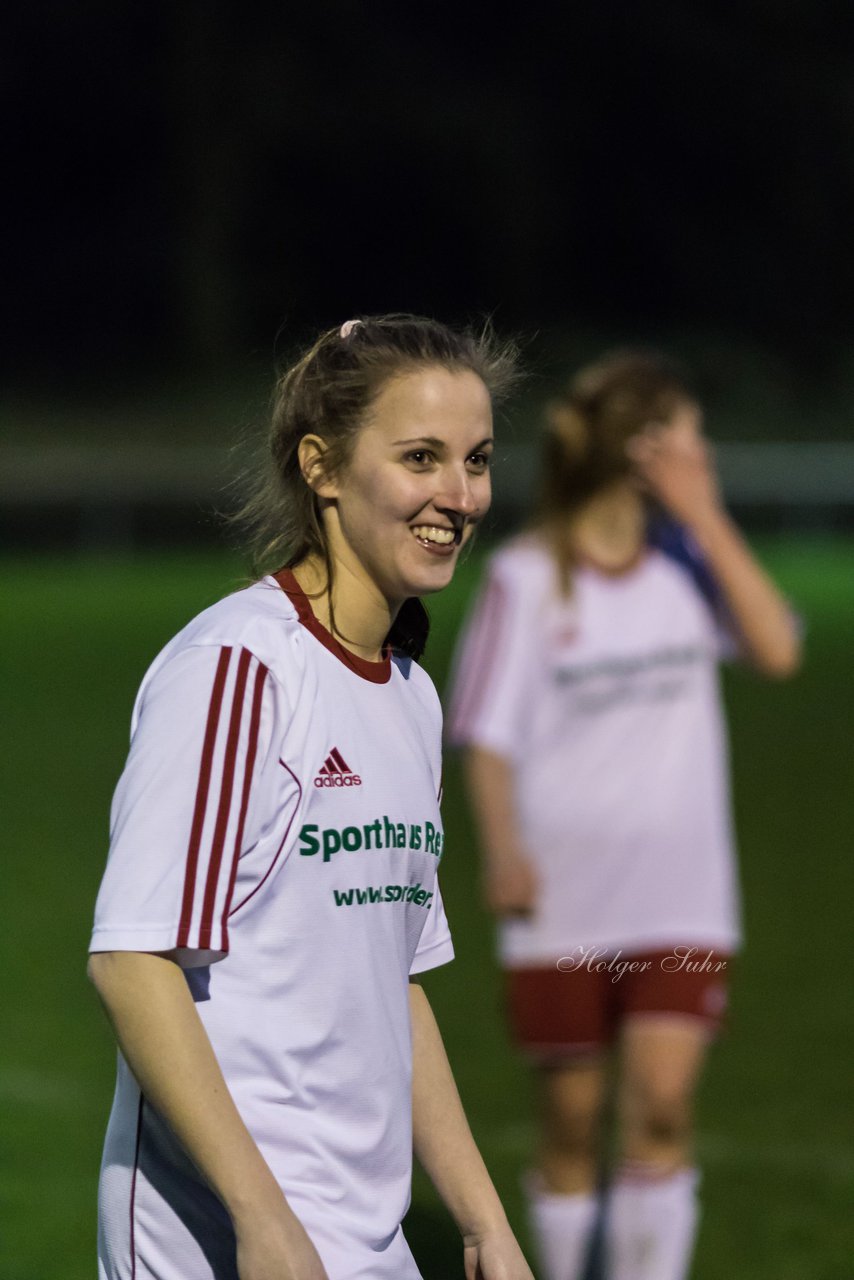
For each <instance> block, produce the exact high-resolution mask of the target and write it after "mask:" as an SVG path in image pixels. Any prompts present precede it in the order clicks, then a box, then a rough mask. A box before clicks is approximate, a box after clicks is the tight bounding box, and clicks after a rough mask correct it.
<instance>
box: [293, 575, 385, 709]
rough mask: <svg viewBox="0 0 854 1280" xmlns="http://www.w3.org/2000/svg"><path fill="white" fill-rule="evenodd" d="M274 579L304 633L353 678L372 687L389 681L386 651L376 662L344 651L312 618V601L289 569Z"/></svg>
mask: <svg viewBox="0 0 854 1280" xmlns="http://www.w3.org/2000/svg"><path fill="white" fill-rule="evenodd" d="M273 578H274V579H275V580H276V582H278V584H279V586H280V587H281V588H282V590H283V591H284V593H285V595H286V596H287V597H288V599H289V600H290V602H291V604H292V605H293V606H294V608H295V609H296V611H297V616H298V617H299V620H300V622H301V623H302V625H303V626H304V627H305V629H306V631H310V632H311V634H312V635H313V636H314V637H315V639H316V640H319V641H320V643H321V644H322V645H323V646H324V647H325V648H327V649H328V650H329V652H330V653H334V654H335V657H336V658H338V660H339V661H340V662H343V663H344V666H345V667H349V668H350V670H351V671H355V673H356V675H357V676H361V677H362V679H363V680H370V681H372V682H373V683H374V684H386V683H387V682H388V681H389V680H390V679H391V653H390V651H389V650H388V649H386V651H385V653H384V654H383V656H382V658H381V659H380V661H379V662H369V661H368V659H367V658H360V657H359V655H358V654H357V653H352V652H351V651H350V650H349V649H347V648H345V647H344V645H343V644H341V642H340V640H336V638H335V636H334V635H333V634H332V632H331V631H327V630H326V627H324V626H323V624H322V623H321V622H318V620H317V618H316V617H315V616H314V611H313V609H312V607H311V601H310V600H309V598H308V596H307V595H306V594H305V592H304V591H303V589H302V587H301V586H300V584H299V583H298V582H297V580H296V578H295V577H294V575H293V573H292V572H291V570H290V569H280V570H279V572H278V573H274V574H273Z"/></svg>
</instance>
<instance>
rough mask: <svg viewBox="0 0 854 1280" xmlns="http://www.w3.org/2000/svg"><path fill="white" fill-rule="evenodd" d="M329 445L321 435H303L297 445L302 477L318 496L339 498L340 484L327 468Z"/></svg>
mask: <svg viewBox="0 0 854 1280" xmlns="http://www.w3.org/2000/svg"><path fill="white" fill-rule="evenodd" d="M328 455H329V446H328V445H327V444H326V441H325V440H323V438H322V437H321V436H303V438H302V439H301V440H300V442H299V445H298V446H297V457H298V458H299V467H300V471H301V472H302V478H303V480H305V482H306V484H307V485H308V487H309V489H311V490H313V492H314V493H316V494H317V496H318V498H337V497H338V484H337V482H336V481H335V478H334V476H331V475H330V474H329V472H328V470H327V458H328Z"/></svg>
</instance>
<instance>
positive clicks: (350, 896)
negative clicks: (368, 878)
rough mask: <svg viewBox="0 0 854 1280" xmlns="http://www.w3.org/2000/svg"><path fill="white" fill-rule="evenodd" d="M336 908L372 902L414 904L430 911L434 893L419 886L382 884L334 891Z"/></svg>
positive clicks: (361, 905)
mask: <svg viewBox="0 0 854 1280" xmlns="http://www.w3.org/2000/svg"><path fill="white" fill-rule="evenodd" d="M332 893H333V895H334V897H335V905H336V907H364V906H367V905H369V904H370V903H372V902H412V903H414V904H415V906H416V907H426V908H427V910H428V911H429V910H430V903H431V900H432V898H433V893H432V892H428V890H427V889H422V888H421V883H420V881H419V883H418V884H385V885H383V884H381V885H380V886H379V887H377V886H375V885H374V886H369V887H367V888H365V889H333V890H332Z"/></svg>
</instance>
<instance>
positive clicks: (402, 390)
mask: <svg viewBox="0 0 854 1280" xmlns="http://www.w3.org/2000/svg"><path fill="white" fill-rule="evenodd" d="M406 424H408V425H406ZM475 424H479V425H480V426H481V427H483V426H484V424H485V425H486V427H487V428H488V429H489V428H491V424H492V403H491V400H490V396H489V391H488V390H487V388H486V385H485V383H484V382H483V381H482V379H481V378H479V377H478V375H477V374H476V373H473V372H472V371H471V370H469V369H461V370H459V371H457V370H454V371H451V370H449V369H443V368H441V367H439V366H432V365H431V366H429V367H427V368H425V369H418V370H411V371H408V372H406V373H401V374H398V375H397V376H396V377H394V378H391V379H390V380H389V381H388V382H387V383H386V384H385V386H384V387H383V388H382V390H381V391H380V393H379V395H378V396H377V398H376V400H375V401H374V403H373V406H372V410H371V414H370V417H369V420H368V421H367V422H366V423H365V427H366V429H372V430H374V431H379V432H382V433H385V432H387V431H388V432H391V433H395V432H400V431H401V430H403V431H405V434H406V435H407V437H413V436H416V435H429V436H439V437H441V436H443V435H444V434H446V433H447V432H448V431H451V430H457V429H460V428H465V429H468V428H469V427H473V426H474V425H475Z"/></svg>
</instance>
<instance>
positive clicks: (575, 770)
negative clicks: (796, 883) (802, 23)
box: [451, 353, 798, 1280]
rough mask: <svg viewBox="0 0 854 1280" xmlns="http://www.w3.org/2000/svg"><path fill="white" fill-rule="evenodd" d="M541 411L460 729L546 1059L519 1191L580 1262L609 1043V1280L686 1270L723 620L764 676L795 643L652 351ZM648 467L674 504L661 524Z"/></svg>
mask: <svg viewBox="0 0 854 1280" xmlns="http://www.w3.org/2000/svg"><path fill="white" fill-rule="evenodd" d="M548 427H549V430H548V435H547V441H546V455H545V459H544V463H545V465H544V479H543V498H542V503H541V509H540V513H539V516H540V518H539V520H538V522H537V523H536V525H535V527H534V528H533V529H532V530H531V531H530V532H529V534H527V535H526V536H524V537H521V538H519V539H517V540H516V541H515V542H514V543H512V544H510V545H509V546H507V547H506V548H504V549H503V550H502V551H500V552H499V553H498V554H497V555H496V556H495V557H494V559H493V560H492V562H491V564H490V570H489V574H488V579H487V586H486V589H485V591H484V593H483V595H482V597H481V600H480V603H479V606H478V608H477V610H476V612H475V614H474V616H473V619H472V621H471V623H470V625H469V628H468V630H467V633H466V637H465V640H464V643H463V646H462V652H461V656H460V660H459V662H458V671H457V682H456V689H455V697H454V701H453V704H452V711H451V733H452V737H453V738H454V739H455V740H456V741H457V742H458V743H460V744H463V745H466V746H467V748H468V752H467V765H468V772H469V781H470V788H471V795H472V800H473V803H474V806H475V809H476V811H477V815H478V819H479V825H480V829H481V837H482V840H481V843H482V846H483V852H484V857H485V872H486V876H485V879H486V887H487V896H488V900H489V904H490V906H491V907H492V909H493V910H495V911H496V912H497V913H498V914H499V915H500V916H501V917H502V924H501V950H502V960H503V963H504V966H505V968H506V970H507V975H506V981H507V987H508V996H509V1000H508V1005H509V1012H510V1016H511V1023H512V1027H513V1031H514V1035H515V1038H516V1040H517V1042H518V1043H519V1044H520V1046H522V1047H523V1048H524V1049H525V1050H526V1051H527V1052H528V1053H529V1054H530V1055H531V1056H532V1057H533V1058H534V1060H535V1061H536V1062H537V1064H538V1066H539V1068H540V1069H539V1072H538V1084H539V1088H540V1091H541V1095H542V1099H541V1100H542V1114H543V1125H542V1132H541V1141H540V1146H539V1151H538V1159H537V1168H536V1170H535V1171H534V1172H533V1175H532V1176H531V1177H530V1179H529V1181H528V1191H529V1203H530V1209H531V1217H532V1225H533V1228H534V1232H535V1235H536V1237H537V1241H538V1244H539V1247H540V1251H541V1255H542V1263H543V1270H544V1276H545V1277H546V1280H578V1278H579V1277H580V1276H581V1274H582V1272H583V1270H584V1264H585V1254H586V1251H587V1249H588V1246H589V1244H590V1240H591V1233H592V1228H593V1224H594V1219H595V1216H596V1213H597V1210H598V1205H597V1197H596V1194H595V1189H596V1187H597V1185H598V1183H599V1178H600V1171H599V1168H598V1159H599V1152H600V1151H601V1150H602V1149H603V1148H602V1146H601V1139H600V1133H599V1130H600V1127H601V1123H602V1116H603V1099H604V1097H605V1093H606V1086H607V1079H608V1065H609V1064H608V1054H609V1052H610V1051H612V1050H613V1052H614V1054H615V1056H616V1064H615V1065H616V1069H617V1070H616V1076H617V1088H618V1098H617V1103H616V1108H615V1113H616V1115H617V1117H618V1135H617V1136H618V1147H617V1160H616V1167H615V1168H614V1169H613V1170H612V1171H611V1173H610V1180H611V1191H610V1197H609V1204H608V1208H607V1211H606V1217H605V1236H606V1271H607V1275H608V1280H682V1277H683V1276H684V1274H685V1272H686V1270H687V1267H688V1265H689V1259H690V1255H691V1247H692V1243H693V1235H694V1228H695V1223H696V1204H695V1184H696V1172H695V1170H694V1169H693V1168H692V1164H693V1159H692V1150H691V1119H690V1117H691V1103H692V1098H693V1093H694V1089H695V1086H696V1081H697V1077H698V1074H699V1071H700V1068H701V1065H702V1061H703V1056H704V1053H705V1047H706V1043H707V1039H708V1035H709V1032H710V1030H711V1029H713V1028H714V1026H715V1023H716V1022H717V1020H718V1018H719V1015H720V1012H721V1009H720V1005H721V1001H722V999H723V997H724V994H725V988H724V985H723V981H722V977H721V969H722V968H723V969H725V967H726V957H727V956H728V954H729V953H730V952H731V951H732V950H733V948H734V946H735V944H736V941H737V936H738V922H737V908H736V902H735V886H734V875H733V866H732V858H731V849H730V832H729V805H728V785H727V777H726V751H725V742H724V730H723V725H722V717H721V709H720V706H719V702H718V692H717V678H716V670H715V666H716V660H717V658H718V656H719V652H720V647H721V641H722V632H721V628H720V625H719V623H720V620H721V617H722V616H723V615H726V617H727V621H728V624H729V628H730V630H731V633H732V634H733V635H735V636H736V637H737V642H738V645H739V647H740V648H741V649H742V650H743V652H744V655H745V656H746V657H747V658H748V659H750V660H752V661H753V663H754V665H756V666H757V667H758V668H759V669H760V670H764V671H766V672H768V673H769V674H775V675H783V674H787V673H788V672H790V671H791V670H792V669H793V668H794V667H795V665H796V664H797V658H798V641H797V635H796V632H795V627H794V625H793V621H792V618H791V616H790V614H789V611H788V609H787V608H786V606H785V604H784V602H783V601H782V600H781V598H780V596H779V595H778V593H777V591H776V589H775V588H774V586H773V584H772V583H771V582H770V581H769V580H768V578H767V577H766V576H765V574H764V573H763V572H762V570H761V569H760V568H759V566H758V565H757V564H756V562H755V561H754V559H753V557H752V556H751V554H750V552H749V550H748V549H747V547H746V546H745V544H744V542H743V541H742V540H741V537H740V535H739V534H738V532H737V530H736V529H735V528H734V526H733V525H732V523H731V522H730V520H729V518H728V517H727V515H726V513H725V512H724V510H723V508H722V507H721V505H720V502H719V499H718V495H717V490H716V486H715V482H714V475H713V472H712V470H711V467H710V465H709V460H708V455H707V452H706V449H705V447H704V444H703V441H702V437H701V434H700V414H699V410H698V407H697V405H696V403H695V401H694V399H693V397H692V395H691V393H690V391H689V390H688V389H687V387H686V386H685V384H684V382H683V381H682V380H681V378H680V377H679V376H678V374H676V373H675V372H674V371H673V370H672V369H670V368H669V367H668V365H667V364H666V362H663V361H661V360H660V359H658V358H655V357H653V356H650V355H648V354H644V353H618V354H616V355H615V356H612V357H609V358H606V359H604V360H603V361H602V362H601V363H599V364H597V365H595V366H592V367H591V368H589V369H587V370H584V371H582V373H580V374H579V375H578V376H577V377H576V378H575V379H574V380H573V381H572V382H571V383H570V385H569V387H568V389H567V391H566V393H565V395H564V396H563V397H561V399H560V400H557V401H555V402H554V403H553V404H552V405H551V406H550V410H549V421H548ZM644 487H645V488H647V489H648V490H650V491H651V492H652V494H653V495H654V496H655V497H656V498H657V499H658V500H659V502H660V504H661V505H662V506H663V507H664V509H665V511H666V512H667V513H668V514H669V516H670V517H672V518H675V520H676V521H677V522H678V524H676V525H674V523H673V519H671V520H670V521H669V522H668V521H662V520H658V521H657V522H656V521H653V520H652V519H651V511H650V508H649V507H648V504H647V500H646V498H645V496H644V494H643V492H642V490H643V488H644ZM680 526H681V528H680ZM686 531H687V536H686ZM675 552H677V553H678V554H674V553H675ZM678 561H681V563H679V562H678ZM676 948H680V950H678V951H677V950H676ZM691 954H693V955H694V956H695V957H697V956H699V957H701V959H700V961H699V962H698V967H696V968H691V967H688V961H689V958H690V956H691ZM680 961H684V962H685V963H680ZM620 966H623V967H622V968H620Z"/></svg>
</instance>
